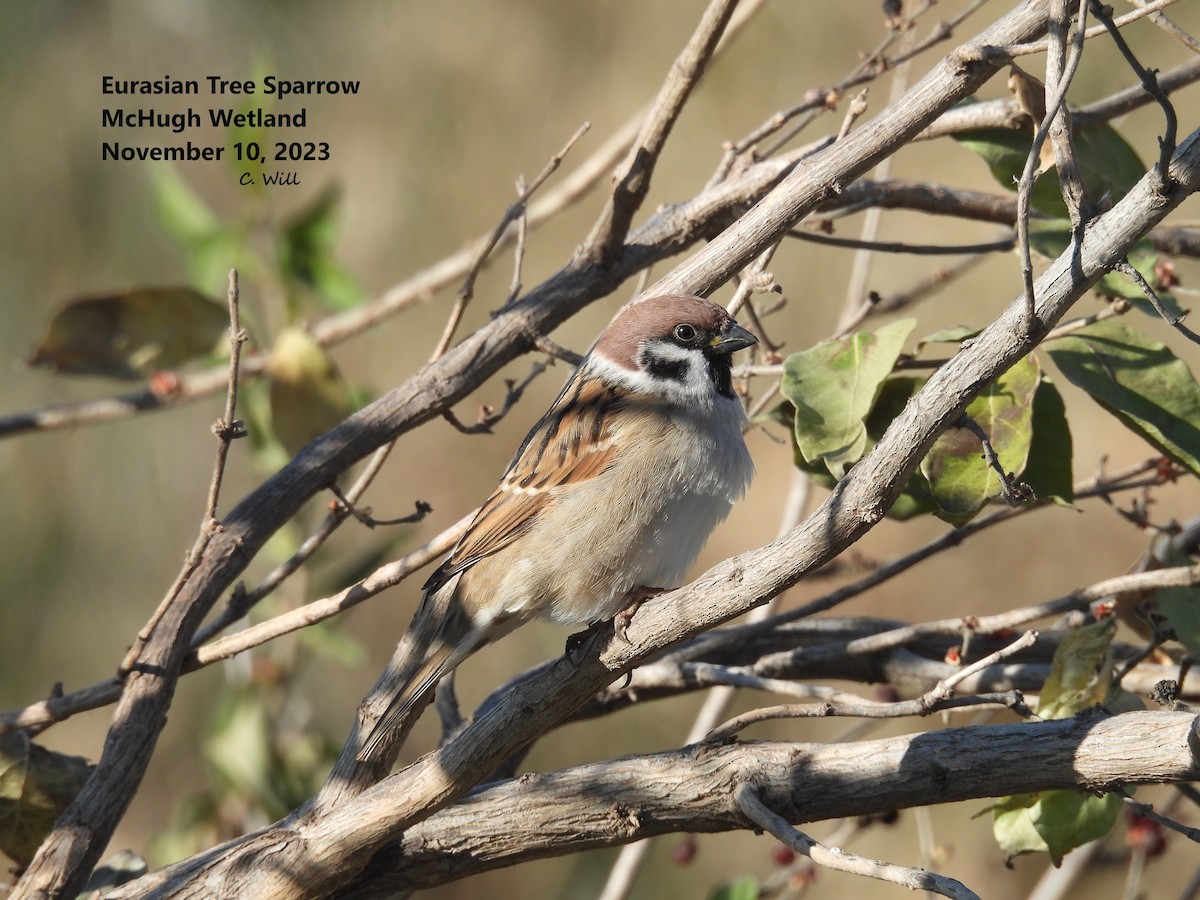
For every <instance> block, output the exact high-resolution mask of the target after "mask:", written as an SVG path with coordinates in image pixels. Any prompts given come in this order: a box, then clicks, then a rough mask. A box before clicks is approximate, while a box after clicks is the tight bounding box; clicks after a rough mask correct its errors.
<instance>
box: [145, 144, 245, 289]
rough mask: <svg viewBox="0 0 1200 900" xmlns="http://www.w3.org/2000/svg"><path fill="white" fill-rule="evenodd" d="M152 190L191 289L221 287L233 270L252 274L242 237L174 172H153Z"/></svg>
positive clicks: (158, 169)
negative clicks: (180, 251) (185, 271)
mask: <svg viewBox="0 0 1200 900" xmlns="http://www.w3.org/2000/svg"><path fill="white" fill-rule="evenodd" d="M151 189H152V191H153V194H154V207H155V212H156V214H157V218H158V221H159V224H160V225H161V226H162V229H163V231H165V232H166V233H167V235H168V236H169V237H170V238H171V239H172V240H174V242H175V243H176V244H177V245H178V246H179V248H180V249H181V250H183V252H184V257H185V259H186V260H187V269H188V279H189V281H190V282H191V284H192V285H193V286H195V287H198V288H200V289H201V290H212V289H213V287H214V286H223V285H224V284H225V282H226V279H227V276H228V274H229V269H230V268H231V267H233V266H236V267H238V268H239V269H240V270H241V272H242V275H243V277H244V276H246V275H248V274H251V271H250V270H253V269H254V268H255V261H254V259H253V257H252V256H248V255H247V254H246V253H245V246H244V241H243V240H242V236H241V235H240V234H239V233H238V231H237V230H236V229H233V228H229V227H226V226H225V225H223V224H222V223H221V221H220V219H219V218H217V215H216V214H215V213H214V212H213V211H212V210H211V209H210V208H209V207H208V205H207V204H206V203H205V202H204V201H203V200H202V199H201V198H200V196H199V195H198V194H196V193H195V192H194V191H193V190H192V189H191V187H189V186H188V184H187V182H186V181H184V180H183V179H182V178H181V177H180V176H179V175H178V174H176V172H175V170H174V169H173V168H171V167H170V166H166V165H163V166H156V167H155V168H153V169H152V170H151Z"/></svg>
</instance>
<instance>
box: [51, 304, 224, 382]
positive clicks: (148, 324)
mask: <svg viewBox="0 0 1200 900" xmlns="http://www.w3.org/2000/svg"><path fill="white" fill-rule="evenodd" d="M228 329H229V315H228V312H227V311H226V310H225V308H224V307H223V306H220V305H218V304H217V303H215V302H214V301H212V300H210V299H209V298H208V297H206V296H204V295H203V294H201V293H200V292H198V291H194V290H192V289H191V288H187V287H169V288H140V289H135V290H131V291H126V292H124V293H119V294H106V295H102V296H98V297H84V298H82V299H79V300H72V301H70V302H68V303H65V304H64V305H63V306H61V307H60V308H59V309H58V311H57V312H56V313H55V314H54V318H53V319H51V320H50V326H49V328H48V329H47V331H46V335H45V337H43V338H42V340H41V342H40V343H39V344H38V346H37V348H36V349H35V350H34V351H33V354H32V355H31V356H30V357H29V364H30V365H31V366H45V367H47V368H49V369H52V370H53V371H55V372H58V373H60V374H67V375H104V376H107V377H109V378H126V379H134V380H136V379H143V378H147V377H149V376H150V375H151V374H153V373H154V372H158V371H162V370H164V369H174V368H176V367H178V366H180V365H182V364H183V363H185V362H187V361H189V360H192V359H197V358H200V357H205V356H209V355H211V354H213V353H214V352H216V351H217V350H218V348H219V344H220V342H221V341H222V340H223V339H224V338H225V337H226V335H227V333H228Z"/></svg>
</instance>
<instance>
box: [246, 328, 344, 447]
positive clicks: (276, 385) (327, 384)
mask: <svg viewBox="0 0 1200 900" xmlns="http://www.w3.org/2000/svg"><path fill="white" fill-rule="evenodd" d="M267 379H268V381H269V383H270V397H271V423H272V427H273V428H274V431H275V435H276V436H277V437H278V438H279V441H280V443H281V444H283V446H284V449H286V450H287V451H288V453H290V454H292V455H295V454H296V452H297V451H299V450H300V448H301V447H304V446H305V445H307V444H308V443H309V442H311V441H312V440H314V439H315V438H317V437H320V436H321V435H322V434H324V433H325V432H326V431H328V430H329V429H331V428H333V427H334V426H335V425H337V424H338V423H339V422H341V421H342V419H344V418H346V416H348V415H350V413H352V412H353V411H354V407H353V406H352V405H351V398H350V389H349V388H348V387H347V386H346V382H345V381H343V380H342V376H341V373H340V372H339V371H338V369H337V366H336V365H335V364H334V362H333V360H332V359H331V358H330V356H329V354H327V353H326V352H325V349H324V348H323V347H322V346H321V345H320V344H318V343H317V342H316V341H315V340H313V338H312V336H311V335H309V334H308V333H306V332H304V331H302V330H300V329H299V328H287V329H284V330H283V331H282V332H280V334H279V337H278V338H277V339H276V340H275V345H274V346H273V347H272V348H271V358H270V360H268V362H267Z"/></svg>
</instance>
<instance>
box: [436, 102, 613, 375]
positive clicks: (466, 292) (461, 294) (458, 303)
mask: <svg viewBox="0 0 1200 900" xmlns="http://www.w3.org/2000/svg"><path fill="white" fill-rule="evenodd" d="M591 127H592V123H591V122H584V123H583V124H582V125H580V126H579V128H578V129H576V131H575V133H574V134H573V135H571V137H570V139H569V140H568V141H567V143H566V144H564V145H563V148H562V149H561V150H559V151H558V152H557V153H556V154H554V155H553V156H552V157H550V161H549V162H548V163H546V165H545V167H544V168H543V169H542V171H541V172H540V173H539V174H538V176H537V177H536V178H535V179H533V181H532V182H531V183H530V184H528V185H526V184H525V182H524V179H518V181H517V199H516V200H514V201H513V202H512V203H510V204H509V205H508V208H507V209H505V210H504V215H503V216H501V217H500V221H499V222H498V223H497V224H496V227H495V228H493V229H492V233H491V235H490V236H489V237H488V238H487V239H486V240H485V241H484V242H483V243H482V244H481V245H480V246H479V249H478V251H477V253H476V255H475V259H474V260H473V261H472V263H471V266H470V268H468V269H467V274H466V277H465V278H464V279H463V283H462V287H460V288H459V289H458V295H457V296H456V297H455V299H454V306H453V307H452V308H451V310H450V317H449V318H448V319H447V320H446V326H445V328H443V329H442V336H441V337H440V338H438V342H437V345H436V346H435V347H434V348H433V354H432V356H431V357H430V359H429V361H430V362H434V361H435V360H437V359H439V358H441V356H442V354H443V353H445V352H446V349H447V348H448V347H449V346H450V342H451V341H452V340H453V339H454V332H455V331H456V330H458V325H459V323H460V322H461V321H462V317H463V313H464V312H465V311H466V308H467V304H468V303H470V302H471V299H472V298H473V297H474V296H475V280H476V279H477V278H478V277H479V273H480V272H481V271H483V266H484V264H485V263H486V262H487V261H488V257H490V256H491V255H492V251H493V250H495V249H496V247H497V245H499V243H500V239H501V238H502V237H503V236H504V234H505V232H507V231H508V227H509V226H510V225H511V224H512V223H513V222H518V221H519V222H525V221H526V218H527V216H526V212H527V205H528V203H529V198H530V197H532V196H533V194H534V192H535V191H537V189H538V188H540V187H541V186H542V185H543V184H545V182H546V179H547V178H549V177H550V176H551V175H553V174H554V173H555V172H557V171H558V167H559V166H561V165H562V162H563V160H564V159H565V158H566V156H567V154H568V153H570V152H571V148H572V147H574V146H575V145H576V144H577V143H578V142H579V139H580V138H582V137H583V136H584V135H585V134H587V132H588V129H590V128H591ZM518 234H519V237H520V239H521V241H523V240H524V236H525V228H524V225H522V227H521V228H520V230H519V232H518ZM509 302H510V303H511V302H512V298H511V297H510V298H509Z"/></svg>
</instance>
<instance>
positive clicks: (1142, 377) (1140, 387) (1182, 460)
mask: <svg viewBox="0 0 1200 900" xmlns="http://www.w3.org/2000/svg"><path fill="white" fill-rule="evenodd" d="M1046 351H1047V352H1048V353H1049V354H1050V358H1051V359H1053V360H1054V363H1055V365H1057V366H1058V368H1059V371H1061V372H1062V374H1063V376H1064V377H1065V378H1066V379H1067V380H1068V381H1070V382H1071V383H1072V384H1074V385H1075V386H1076V387H1079V388H1082V389H1083V390H1085V391H1087V393H1088V394H1089V395H1090V396H1091V397H1092V399H1093V400H1095V401H1096V402H1097V403H1099V404H1100V405H1101V406H1102V407H1104V408H1105V409H1106V410H1108V411H1109V412H1110V413H1112V414H1113V415H1114V416H1116V417H1117V418H1118V419H1120V420H1121V422H1122V423H1123V424H1124V425H1125V426H1126V427H1127V428H1129V429H1130V430H1131V431H1133V432H1135V433H1136V434H1139V435H1141V436H1142V437H1143V438H1145V439H1146V440H1147V441H1149V442H1150V444H1151V445H1153V446H1154V447H1155V448H1157V449H1158V450H1159V451H1161V452H1162V453H1163V454H1165V455H1166V456H1168V457H1170V458H1171V459H1173V460H1175V461H1176V462H1177V463H1179V464H1180V465H1181V466H1183V467H1184V468H1186V469H1188V470H1189V471H1190V472H1192V473H1193V474H1195V475H1200V386H1198V385H1197V384H1196V380H1195V378H1193V377H1192V373H1191V372H1190V371H1189V370H1188V367H1187V366H1186V365H1184V363H1183V362H1181V361H1180V360H1179V359H1177V358H1176V357H1175V354H1173V353H1172V352H1171V351H1170V350H1168V349H1167V348H1166V347H1165V346H1163V345H1162V344H1160V343H1158V342H1157V341H1153V340H1151V339H1150V338H1148V337H1146V336H1145V335H1143V334H1140V333H1139V332H1137V331H1134V330H1133V329H1132V328H1130V327H1128V326H1127V325H1125V324H1124V323H1123V322H1117V321H1114V320H1112V319H1109V320H1106V321H1103V322H1096V323H1094V324H1092V325H1088V326H1086V327H1085V328H1080V329H1078V330H1077V331H1073V332H1071V333H1070V334H1068V335H1066V336H1065V337H1061V338H1057V339H1055V340H1054V341H1052V342H1048V343H1047V344H1046Z"/></svg>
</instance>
